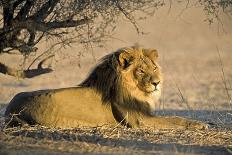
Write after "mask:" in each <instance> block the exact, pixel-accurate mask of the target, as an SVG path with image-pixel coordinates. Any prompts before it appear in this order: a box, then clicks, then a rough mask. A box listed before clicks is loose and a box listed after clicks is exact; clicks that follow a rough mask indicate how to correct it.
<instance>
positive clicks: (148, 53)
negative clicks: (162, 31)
mask: <svg viewBox="0 0 232 155" xmlns="http://www.w3.org/2000/svg"><path fill="white" fill-rule="evenodd" d="M143 55H144V56H147V57H148V58H150V59H151V60H152V61H155V60H157V58H158V52H157V50H156V49H143Z"/></svg>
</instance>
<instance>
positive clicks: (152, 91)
mask: <svg viewBox="0 0 232 155" xmlns="http://www.w3.org/2000/svg"><path fill="white" fill-rule="evenodd" d="M158 91H159V90H158V89H157V88H155V89H153V90H146V93H148V94H153V93H155V92H158Z"/></svg>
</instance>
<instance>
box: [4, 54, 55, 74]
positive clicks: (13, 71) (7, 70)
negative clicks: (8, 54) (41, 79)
mask: <svg viewBox="0 0 232 155" xmlns="http://www.w3.org/2000/svg"><path fill="white" fill-rule="evenodd" d="M53 56H54V55H51V56H49V57H47V58H45V59H43V60H42V61H40V62H39V64H38V66H37V68H36V69H26V70H18V69H15V68H11V67H9V66H7V65H5V64H3V63H1V62H0V73H2V74H6V75H10V76H14V77H17V78H33V77H35V76H39V75H41V74H46V73H50V72H52V71H53V70H52V69H51V68H49V67H47V68H43V67H42V65H43V63H44V62H45V61H47V60H48V59H50V58H51V57H53Z"/></svg>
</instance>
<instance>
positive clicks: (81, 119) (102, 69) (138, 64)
mask: <svg viewBox="0 0 232 155" xmlns="http://www.w3.org/2000/svg"><path fill="white" fill-rule="evenodd" d="M157 59H158V52H157V50H155V49H146V48H141V47H135V46H132V47H125V48H121V49H118V50H117V51H115V52H113V53H111V54H109V55H106V56H105V57H103V58H102V60H101V61H100V63H99V64H98V65H96V66H95V68H94V69H93V70H92V72H90V74H89V76H88V77H87V78H86V79H85V80H84V81H83V82H81V83H80V84H79V85H78V86H76V87H71V88H61V89H50V90H39V91H33V92H21V93H19V94H17V95H16V96H15V97H14V98H13V99H12V100H11V101H10V103H9V105H8V106H7V108H6V112H5V116H6V124H7V125H8V126H17V125H23V124H29V125H36V124H38V125H42V126H47V127H52V128H76V127H96V126H103V125H109V126H117V125H122V126H125V127H128V128H143V127H152V128H154V129H166V128H174V129H177V128H179V129H207V128H208V125H207V124H205V123H203V122H200V121H196V120H190V119H186V118H182V117H177V116H154V115H153V111H154V110H155V102H158V100H159V97H160V94H161V88H162V83H163V79H162V73H161V68H160V66H159V65H158V63H157Z"/></svg>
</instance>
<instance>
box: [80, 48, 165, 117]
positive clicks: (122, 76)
mask: <svg viewBox="0 0 232 155" xmlns="http://www.w3.org/2000/svg"><path fill="white" fill-rule="evenodd" d="M144 50H146V52H150V51H149V49H142V48H139V47H131V48H122V49H119V50H118V51H116V52H114V53H112V54H109V55H107V56H105V57H104V58H103V59H102V60H101V62H100V63H99V64H98V65H97V66H96V67H95V68H94V69H93V71H92V72H91V73H90V75H89V76H88V77H87V78H86V79H85V80H84V81H83V82H82V83H81V84H80V86H82V87H91V88H94V89H96V90H97V91H98V92H99V93H100V94H101V95H102V101H103V103H104V104H117V105H120V106H123V107H124V108H127V109H129V110H135V111H138V112H142V113H144V114H147V115H150V113H151V111H153V110H154V108H155V102H157V100H158V99H159V96H160V93H161V84H162V78H161V72H160V66H159V65H158V64H157V62H156V59H157V58H151V57H148V56H146V55H145V54H144ZM151 50H152V49H151ZM125 52H127V53H129V54H130V56H131V59H133V60H131V62H130V63H131V64H129V65H128V66H127V68H123V67H122V66H121V65H120V60H119V57H120V55H121V54H122V53H125ZM145 63H146V64H145ZM144 65H145V68H144V69H143V71H144V73H143V75H140V78H141V79H140V80H139V79H138V75H137V76H136V72H137V71H138V69H141V68H142V66H144ZM154 65H155V67H156V70H155V71H154V70H153V66H154ZM146 67H147V68H146ZM149 69H150V70H149ZM146 77H152V78H156V79H158V80H159V81H161V82H160V83H159V85H158V86H157V90H155V91H154V92H146V91H145V87H148V85H149V84H148V83H149V82H150V81H149V80H147V81H146ZM141 87H142V88H141Z"/></svg>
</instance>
